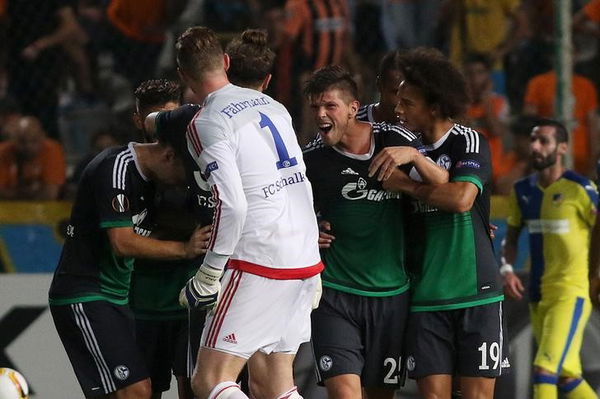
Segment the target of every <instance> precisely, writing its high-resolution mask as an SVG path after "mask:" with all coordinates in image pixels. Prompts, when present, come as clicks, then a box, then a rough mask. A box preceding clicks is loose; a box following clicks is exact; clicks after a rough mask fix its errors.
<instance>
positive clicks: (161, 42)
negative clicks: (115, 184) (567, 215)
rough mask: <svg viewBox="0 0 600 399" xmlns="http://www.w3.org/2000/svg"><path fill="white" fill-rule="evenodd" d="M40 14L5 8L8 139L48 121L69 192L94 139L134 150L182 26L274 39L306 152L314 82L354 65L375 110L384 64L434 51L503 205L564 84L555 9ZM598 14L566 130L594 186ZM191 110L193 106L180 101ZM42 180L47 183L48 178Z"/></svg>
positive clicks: (277, 91)
mask: <svg viewBox="0 0 600 399" xmlns="http://www.w3.org/2000/svg"><path fill="white" fill-rule="evenodd" d="M41 4H43V6H38V5H37V3H35V2H26V1H9V0H3V1H2V2H0V17H1V19H0V21H1V25H0V28H1V29H0V35H2V43H3V45H2V48H1V49H0V83H1V84H0V138H1V139H2V140H3V141H11V140H14V139H15V137H14V135H13V133H12V132H13V131H14V130H15V126H17V125H18V123H17V121H18V118H19V117H21V116H30V117H31V116H33V117H35V118H37V119H39V121H40V122H41V125H42V127H43V131H44V132H45V136H47V139H49V140H56V141H58V143H56V142H55V144H61V145H62V148H63V152H65V154H64V155H63V157H64V158H65V159H66V165H65V166H66V170H65V173H63V174H64V175H65V176H66V177H65V178H63V179H62V180H59V182H60V183H61V184H63V183H64V182H65V181H70V182H73V183H74V182H75V181H76V179H77V176H78V174H77V173H75V170H76V169H77V167H76V165H77V163H78V162H79V161H81V160H82V159H84V158H86V155H87V153H88V152H89V151H94V148H95V147H96V146H97V144H98V140H97V138H98V137H100V138H103V137H106V138H107V139H108V140H109V141H110V142H114V141H117V142H127V141H129V140H131V139H137V138H138V137H136V136H135V134H134V133H132V132H135V128H134V126H133V123H132V121H131V118H130V115H131V109H132V108H133V107H134V106H135V101H134V97H133V96H132V93H133V89H135V88H136V87H137V86H138V85H139V83H141V82H142V81H144V80H147V79H150V78H169V79H176V72H175V63H174V59H173V40H174V38H175V37H177V36H178V34H179V33H180V32H182V31H183V30H184V29H185V27H187V26H191V25H197V24H202V25H205V26H208V27H210V28H212V29H214V30H215V31H216V32H218V33H219V35H220V39H221V40H222V41H223V42H224V43H226V42H227V41H229V39H231V38H232V37H233V35H234V34H235V33H236V32H239V31H241V30H242V29H243V28H246V27H256V28H264V29H266V30H267V31H268V33H269V44H270V47H271V48H272V49H273V50H274V51H275V53H276V60H275V63H274V69H273V79H272V82H271V84H270V86H269V88H268V89H267V93H268V94H270V95H272V96H273V97H274V98H275V99H277V100H278V101H280V102H282V103H283V104H284V105H285V106H286V107H287V108H288V109H289V110H290V112H291V114H292V116H293V118H294V124H295V127H296V130H297V132H298V137H299V141H300V143H301V144H305V143H307V142H308V141H309V140H310V139H311V138H312V136H311V135H312V134H313V133H312V132H313V130H314V125H313V124H312V122H311V120H310V117H309V113H308V109H307V106H306V104H305V102H304V101H303V99H302V96H301V95H299V93H300V92H301V88H302V85H303V83H304V82H305V81H306V79H307V77H308V76H309V74H310V73H311V72H312V71H314V70H316V69H318V68H320V67H322V66H324V65H327V64H340V65H343V66H345V67H346V68H348V69H349V70H350V71H351V72H352V74H353V76H354V77H355V78H356V79H357V82H358V84H359V99H360V101H361V102H362V103H366V104H368V103H373V102H374V100H376V99H377V98H378V97H379V93H378V90H377V68H378V64H379V61H380V59H381V58H382V57H383V55H384V54H385V53H386V52H389V51H393V50H403V49H409V48H414V47H417V46H433V47H437V48H438V49H440V50H442V51H443V52H444V53H446V54H447V55H448V56H449V57H450V58H451V59H452V61H453V62H454V63H455V65H457V66H459V67H460V68H461V69H462V70H463V71H464V72H465V74H466V76H467V79H468V83H469V86H470V93H471V101H472V103H471V105H470V106H469V108H468V110H467V113H466V115H465V119H464V122H465V124H467V125H469V126H473V127H474V128H476V129H477V130H478V131H479V132H481V133H482V134H484V135H485V136H486V137H487V138H488V140H489V141H490V145H491V147H492V158H493V174H494V192H495V193H498V194H508V193H509V191H510V187H511V185H512V183H513V182H514V181H516V179H517V178H518V177H520V176H523V175H525V174H527V172H528V171H529V170H528V163H527V161H526V157H525V152H526V151H524V149H523V147H522V145H521V142H522V141H523V140H522V139H520V136H521V135H523V134H526V135H527V134H528V130H529V129H527V127H528V124H527V122H528V119H527V116H542V117H551V116H552V115H553V113H554V100H555V95H554V92H555V90H554V87H555V86H556V80H557V77H556V74H555V73H554V72H553V64H552V61H553V51H554V44H553V43H554V42H553V34H554V32H553V26H554V15H553V12H554V10H553V5H552V2H549V1H536V0H502V1H494V2H482V1H478V0H446V1H440V0H421V1H416V0H408V1H393V0H381V1H374V0H353V1H348V0H314V1H313V0H311V1H305V0H287V1H284V0H280V1H276V0H269V1H252V0H235V1H227V2H220V1H216V0H178V1H163V0H155V1H153V2H152V4H148V3H146V2H139V1H133V0H111V1H99V0H97V1H95V0H78V1H77V0H69V1H45V2H42V3H41ZM598 10H599V7H598V5H597V2H596V1H586V0H576V1H573V17H574V22H573V26H574V30H573V44H574V54H573V55H574V80H573V94H574V96H575V100H576V101H575V105H574V112H573V114H574V120H573V121H569V126H572V127H573V129H574V132H573V137H574V139H573V143H572V148H573V156H574V166H575V170H577V171H578V172H580V173H583V174H584V175H586V176H588V177H594V176H595V160H596V159H597V155H598V148H599V145H598V142H599V141H600V138H599V133H598V131H599V130H600V128H599V127H598V126H599V122H598V119H597V108H598V104H597V87H598V84H599V83H600V74H599V73H598V71H599V70H600V68H598V65H599V63H600V61H599V60H600V57H599V56H598V37H599V35H600V33H599V32H600V28H598V26H599V25H598V23H599V22H598V21H599V20H600V11H598ZM187 93H188V94H190V92H189V91H188V92H187ZM189 101H193V97H187V98H185V99H184V102H189ZM109 136H111V137H109ZM3 145H5V146H6V145H8V144H3ZM11 148H12V147H11ZM3 151H13V150H11V149H10V148H8V149H5V150H3ZM19 169H20V167H19ZM41 169H43V168H41ZM38 179H39V181H40V182H42V184H46V181H47V180H44V179H45V177H43V176H42V173H40V174H39V177H38ZM7 184H9V185H12V186H11V187H13V188H14V185H15V184H16V180H15V179H13V180H12V181H11V182H10V183H8V182H5V181H2V187H3V188H5V187H7ZM24 184H28V183H26V182H25V183H24ZM63 187H64V186H63ZM24 190H25V191H26V189H24ZM24 190H21V191H24ZM70 193H71V190H60V191H59V192H58V193H57V194H56V195H54V196H51V197H50V198H51V199H56V198H69V194H70ZM2 198H11V196H10V195H9V196H5V195H4V194H3V195H2ZM12 198H23V199H26V198H38V199H44V198H48V197H46V196H44V195H41V194H40V195H39V196H37V197H36V196H34V197H31V195H30V194H23V196H21V195H18V196H17V197H14V195H13V196H12Z"/></svg>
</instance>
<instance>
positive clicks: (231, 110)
mask: <svg viewBox="0 0 600 399" xmlns="http://www.w3.org/2000/svg"><path fill="white" fill-rule="evenodd" d="M270 103H271V102H270V101H269V99H268V98H267V97H264V96H263V97H257V98H252V99H250V100H245V101H240V102H237V103H229V104H227V106H226V107H225V108H223V109H222V110H221V111H220V112H221V113H222V114H225V115H227V117H228V118H230V119H231V118H233V117H234V116H235V114H237V113H240V112H242V111H243V110H245V109H246V108H252V107H258V106H259V105H267V104H270Z"/></svg>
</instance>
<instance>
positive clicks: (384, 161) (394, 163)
mask: <svg viewBox="0 0 600 399" xmlns="http://www.w3.org/2000/svg"><path fill="white" fill-rule="evenodd" d="M418 155H419V152H418V151H417V150H416V149H414V148H413V147H408V146H396V147H386V148H384V149H382V150H381V151H379V153H378V154H377V155H376V156H375V158H373V160H372V161H371V165H369V177H371V176H374V175H375V174H376V173H377V172H378V171H379V173H378V174H377V180H379V181H382V180H387V179H388V178H389V177H390V176H391V175H392V172H393V171H394V170H395V169H396V167H398V166H400V165H406V164H409V163H411V162H413V161H414V160H415V157H416V156H418Z"/></svg>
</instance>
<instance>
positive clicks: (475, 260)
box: [407, 125, 503, 311]
mask: <svg viewBox="0 0 600 399" xmlns="http://www.w3.org/2000/svg"><path fill="white" fill-rule="evenodd" d="M427 155H428V156H429V157H430V158H431V159H432V160H433V161H434V162H436V163H437V164H438V165H444V166H445V167H448V168H449V173H450V181H452V182H469V183H472V184H474V185H475V186H476V187H477V188H478V190H479V192H478V194H477V196H476V198H475V201H474V202H473V206H472V207H471V209H470V210H469V211H467V212H462V213H456V212H446V211H443V210H440V209H439V208H437V207H436V206H434V205H428V204H427V203H424V202H421V201H418V200H415V199H413V200H412V203H411V208H410V214H409V216H408V218H407V220H408V222H409V223H408V228H407V230H408V231H409V234H407V256H408V259H409V261H408V262H407V264H408V265H409V266H410V268H411V270H410V273H409V275H410V277H411V290H412V291H411V293H412V296H411V310H412V311H440V310H452V309H461V308H467V307H473V306H479V305H483V304H487V303H493V302H497V301H501V300H502V299H503V289H502V280H501V278H500V274H499V272H498V265H497V261H496V257H495V254H494V248H493V245H492V239H491V237H490V231H489V213H490V211H489V208H490V199H489V195H490V192H489V189H488V185H489V182H490V179H491V163H490V153H489V146H488V143H487V141H486V140H485V138H484V137H483V136H481V135H480V134H479V133H477V132H476V131H474V130H472V129H470V128H467V127H465V126H460V125H454V126H453V128H452V129H451V130H450V131H448V132H447V133H446V135H444V137H442V138H441V139H440V140H438V141H437V142H436V143H433V144H431V145H430V146H429V147H428V149H427Z"/></svg>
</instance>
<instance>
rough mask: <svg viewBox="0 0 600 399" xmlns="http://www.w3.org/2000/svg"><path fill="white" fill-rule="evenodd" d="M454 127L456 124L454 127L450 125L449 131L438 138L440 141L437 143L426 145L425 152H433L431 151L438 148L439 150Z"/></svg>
mask: <svg viewBox="0 0 600 399" xmlns="http://www.w3.org/2000/svg"><path fill="white" fill-rule="evenodd" d="M455 126H456V123H455V124H454V125H452V127H451V128H450V129H448V131H447V132H446V133H445V134H444V135H443V136H442V137H440V139H439V140H438V141H436V142H435V143H433V144H429V145H426V146H425V151H433V150H437V149H438V148H440V147H441V146H442V144H444V143H445V142H446V140H447V139H448V137H449V136H450V133H452V130H454V127H455Z"/></svg>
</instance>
